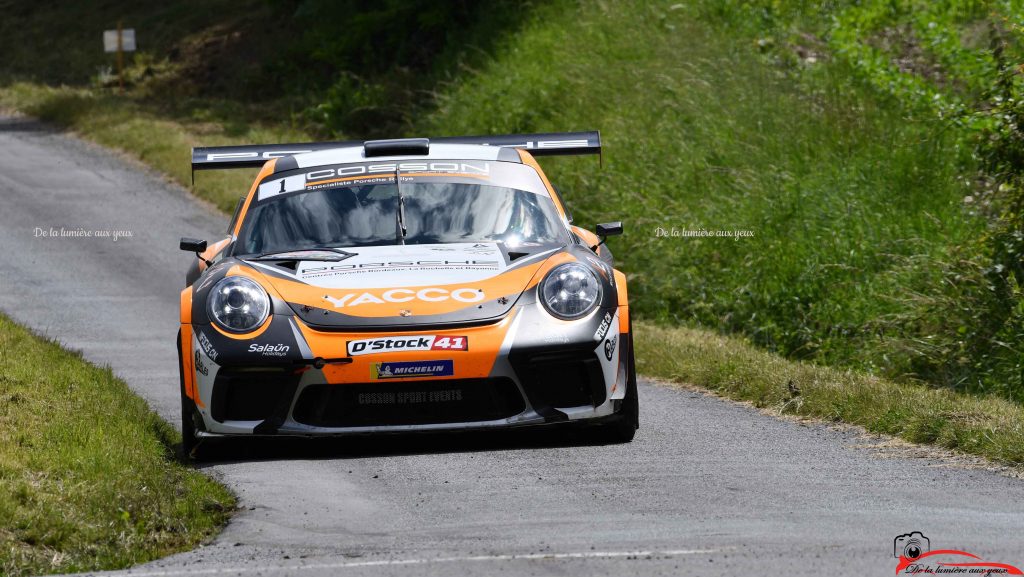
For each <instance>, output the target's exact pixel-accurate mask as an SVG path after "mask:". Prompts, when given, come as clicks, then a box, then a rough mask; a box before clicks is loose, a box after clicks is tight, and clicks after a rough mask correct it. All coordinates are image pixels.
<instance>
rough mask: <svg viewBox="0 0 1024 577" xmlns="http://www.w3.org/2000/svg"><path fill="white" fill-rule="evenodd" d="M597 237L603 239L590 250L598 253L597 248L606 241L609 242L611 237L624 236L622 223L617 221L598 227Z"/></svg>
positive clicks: (596, 229)
mask: <svg viewBox="0 0 1024 577" xmlns="http://www.w3.org/2000/svg"><path fill="white" fill-rule="evenodd" d="M595 231H596V232H597V236H598V237H599V238H600V239H601V242H599V243H597V244H595V245H594V246H592V247H590V250H593V251H596V250H597V247H599V246H601V245H602V244H604V241H606V240H608V237H609V236H618V235H620V234H622V221H620V220H617V221H615V222H605V223H601V224H599V225H597V227H596V228H595Z"/></svg>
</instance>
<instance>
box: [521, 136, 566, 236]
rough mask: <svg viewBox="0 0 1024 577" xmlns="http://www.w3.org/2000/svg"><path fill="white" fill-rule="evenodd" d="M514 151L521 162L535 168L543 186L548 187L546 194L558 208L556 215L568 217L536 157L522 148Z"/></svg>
mask: <svg viewBox="0 0 1024 577" xmlns="http://www.w3.org/2000/svg"><path fill="white" fill-rule="evenodd" d="M516 152H518V153H519V159H520V160H522V161H523V164H525V165H526V166H529V167H530V168H532V169H534V170H536V171H537V174H539V175H540V179H541V181H543V182H544V187H545V188H547V189H548V196H550V197H551V200H552V201H554V203H555V209H556V210H558V215H559V216H561V217H562V218H563V219H564V218H568V216H567V215H568V214H569V212H568V211H567V210H565V207H564V206H562V203H561V202H560V201H559V199H558V195H557V194H555V187H553V186H551V181H549V180H548V175H546V174H544V171H543V170H542V169H541V167H540V165H539V164H537V159H536V158H534V157H533V155H532V154H530V153H529V152H526V151H525V150H523V149H522V148H517V149H516Z"/></svg>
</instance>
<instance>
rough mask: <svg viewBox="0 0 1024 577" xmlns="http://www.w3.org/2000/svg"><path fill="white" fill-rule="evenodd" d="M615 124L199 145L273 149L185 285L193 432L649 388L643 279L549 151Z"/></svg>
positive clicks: (360, 430)
mask: <svg viewBox="0 0 1024 577" xmlns="http://www.w3.org/2000/svg"><path fill="white" fill-rule="evenodd" d="M600 150H601V142H600V135H599V134H598V133H597V132H582V133H565V134H534V135H506V136H494V137H446V138H435V139H430V140H428V139H399V140H378V141H367V142H327V143H312V144H285V145H267V146H263V145H257V146H236V147H218V148H197V149H194V150H193V159H192V163H193V170H196V169H207V168H235V167H246V166H262V170H261V171H260V173H259V175H258V176H257V178H256V181H255V183H254V184H253V186H252V189H251V190H250V191H249V193H248V194H247V195H246V196H244V197H243V198H241V199H240V201H239V204H238V208H237V210H236V211H235V215H234V217H233V219H232V221H231V224H230V227H229V229H228V233H229V236H228V237H227V238H225V239H223V240H220V241H219V242H216V243H214V244H212V245H210V246H207V243H206V241H205V240H198V239H185V238H183V239H182V240H181V249H182V250H187V251H191V252H195V253H197V256H198V259H197V260H196V261H195V262H194V264H193V266H192V268H191V269H190V270H189V272H188V275H187V279H186V285H187V286H186V289H185V290H183V291H182V292H181V332H180V335H179V338H178V351H179V361H180V363H179V364H180V369H181V379H180V385H181V412H182V423H181V425H182V436H183V439H184V442H183V447H184V449H185V451H186V453H190V452H191V451H192V449H193V448H194V447H195V446H196V443H197V441H198V440H199V439H202V438H209V437H223V436H234V435H240V436H246V435H257V436H259V435H300V436H303V435H304V436H313V435H346V434H365V433H386V432H387V433H394V432H409V431H442V430H474V429H477V430H478V429H490V428H505V427H524V426H534V425H553V424H561V423H570V422H571V423H586V424H593V425H597V427H598V428H597V430H598V431H599V432H600V433H601V434H603V435H606V438H608V439H609V440H614V441H621V442H626V441H630V440H631V439H632V438H633V436H634V434H635V431H636V429H637V427H638V401H637V385H636V375H635V366H634V362H633V346H632V338H631V331H630V316H629V302H628V300H627V294H626V278H625V276H624V275H623V274H622V273H621V272H620V271H618V270H616V269H615V268H614V267H613V264H612V258H611V253H610V252H609V250H608V248H607V247H606V246H605V245H604V239H605V237H607V236H610V235H616V234H621V232H622V225H621V223H617V222H616V223H608V224H600V225H597V227H596V234H595V233H592V232H589V231H586V230H584V229H581V228H579V227H577V226H574V225H573V224H572V218H571V216H570V213H569V211H568V209H567V208H566V206H565V204H564V202H563V201H562V199H561V198H560V197H559V194H558V193H557V192H556V189H555V188H554V187H553V186H552V185H551V184H550V183H549V182H548V179H547V177H546V176H545V175H544V173H543V171H541V168H540V166H539V165H538V164H537V162H536V160H535V159H534V156H541V155H553V154H589V153H599V152H600Z"/></svg>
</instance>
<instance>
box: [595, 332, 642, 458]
mask: <svg viewBox="0 0 1024 577" xmlns="http://www.w3.org/2000/svg"><path fill="white" fill-rule="evenodd" d="M635 359H636V357H635V356H634V352H633V322H632V321H630V323H629V357H628V359H627V363H628V365H629V368H628V369H627V375H628V377H627V378H626V396H625V397H624V398H623V399H622V406H621V408H619V413H618V414H617V415H616V416H615V417H614V420H612V421H611V422H609V423H607V424H606V425H603V426H602V429H603V431H602V432H603V433H604V434H605V435H606V436H607V438H608V440H609V441H611V442H613V443H628V442H630V441H632V440H633V437H635V436H636V431H637V429H639V428H640V396H639V394H638V393H637V390H636V387H637V385H636V361H635Z"/></svg>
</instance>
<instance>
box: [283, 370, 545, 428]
mask: <svg viewBox="0 0 1024 577" xmlns="http://www.w3.org/2000/svg"><path fill="white" fill-rule="evenodd" d="M525 409H526V404H525V403H524V402H523V397H522V395H520V394H519V389H518V388H517V387H516V385H515V383H514V382H512V380H510V379H506V378H498V379H446V380H441V381H415V382H409V381H407V382H401V383H386V382H379V383H360V384H342V385H310V386H308V387H306V388H305V389H303V391H302V394H301V395H300V396H299V400H298V402H297V403H296V404H295V409H294V410H293V411H292V418H293V419H295V420H296V421H298V422H300V423H304V424H307V425H311V426H314V427H371V426H388V425H427V424H436V423H468V422H475V421H491V420H495V419H504V418H507V417H511V416H514V415H518V414H519V413H521V412H523V411H524V410H525Z"/></svg>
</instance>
